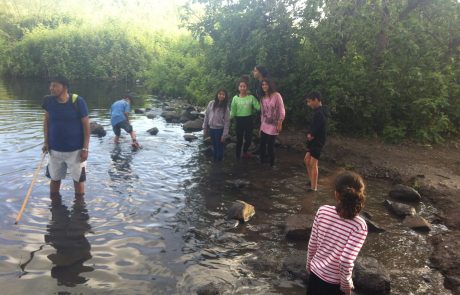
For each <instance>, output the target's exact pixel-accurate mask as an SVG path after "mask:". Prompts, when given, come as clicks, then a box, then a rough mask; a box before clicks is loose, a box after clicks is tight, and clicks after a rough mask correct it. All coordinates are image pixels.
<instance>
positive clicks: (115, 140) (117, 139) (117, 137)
mask: <svg viewBox="0 0 460 295" xmlns="http://www.w3.org/2000/svg"><path fill="white" fill-rule="evenodd" d="M113 142H114V143H119V142H120V136H116V135H115V138H114V139H113Z"/></svg>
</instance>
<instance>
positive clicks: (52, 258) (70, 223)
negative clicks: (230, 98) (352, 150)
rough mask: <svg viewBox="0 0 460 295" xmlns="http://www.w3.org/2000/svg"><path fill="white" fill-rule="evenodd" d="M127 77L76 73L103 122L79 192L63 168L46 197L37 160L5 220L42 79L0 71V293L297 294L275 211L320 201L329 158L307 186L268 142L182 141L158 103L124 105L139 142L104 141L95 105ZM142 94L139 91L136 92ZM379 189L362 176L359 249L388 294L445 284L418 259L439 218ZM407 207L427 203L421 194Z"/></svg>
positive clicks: (29, 143)
mask: <svg viewBox="0 0 460 295" xmlns="http://www.w3.org/2000/svg"><path fill="white" fill-rule="evenodd" d="M126 88H127V86H126V85H116V84H104V83H79V84H76V85H75V87H74V89H78V91H75V92H76V93H79V94H80V95H82V96H83V97H85V98H86V100H87V102H88V105H89V109H90V117H91V120H93V121H96V122H98V123H100V124H102V125H103V126H104V127H105V129H106V130H107V131H108V135H107V136H105V137H103V138H97V137H92V138H91V144H90V157H89V160H88V169H87V171H88V174H87V176H88V181H87V184H86V187H87V193H86V196H85V201H84V202H75V201H74V197H73V185H72V182H71V181H70V180H66V181H63V186H62V189H61V194H62V196H63V197H62V202H61V203H56V204H51V202H50V199H49V195H48V193H49V188H48V180H47V179H46V178H45V176H44V173H43V169H42V172H41V173H40V176H39V177H38V179H37V182H36V184H35V186H34V189H33V192H32V195H31V197H30V200H29V203H28V205H27V208H26V211H25V213H24V215H23V218H22V220H21V221H20V223H19V224H18V225H14V218H15V217H16V214H17V212H18V211H19V208H20V206H21V204H22V201H23V198H24V196H25V195H26V192H27V189H28V187H29V184H30V183H31V181H32V176H33V173H34V171H35V169H36V166H37V165H38V163H39V160H40V153H41V151H40V150H41V146H42V142H43V136H42V117H43V111H42V110H41V108H40V102H41V97H42V96H43V95H44V94H46V93H47V84H46V82H40V81H16V82H11V81H1V80H0V118H1V124H0V140H1V143H2V145H1V147H0V167H1V168H0V200H1V202H0V214H1V215H2V216H3V218H2V220H1V223H0V232H1V234H0V284H1V286H2V291H1V292H0V293H1V294H3V295H6V294H25V293H26V292H27V293H29V292H34V293H35V294H192V293H193V291H194V290H196V289H197V288H198V287H200V286H203V285H206V284H208V283H210V282H214V283H215V284H216V285H217V286H219V288H220V289H221V290H224V291H225V292H226V294H304V293H305V286H304V284H303V282H302V281H300V280H298V279H292V278H290V277H289V276H287V275H285V272H283V271H282V267H281V265H282V263H283V260H284V259H286V258H287V257H290V256H294V255H298V254H299V253H301V254H300V255H302V253H306V252H305V250H306V242H296V241H289V240H286V239H285V237H284V221H285V220H286V218H287V217H288V216H289V215H292V214H297V213H299V212H301V213H314V212H315V210H316V209H317V208H318V207H319V206H320V205H322V204H326V203H328V204H332V202H333V199H332V197H331V196H332V191H331V190H330V189H329V186H328V185H327V183H328V181H329V180H330V176H331V175H332V174H333V173H334V172H335V169H336V168H335V167H328V166H324V167H323V168H322V170H321V173H322V176H323V177H322V178H321V183H320V185H322V187H323V188H324V189H323V190H322V191H321V192H319V193H317V194H315V195H308V194H307V193H306V192H305V185H304V183H305V175H304V174H305V172H304V168H303V166H302V163H301V160H302V158H303V155H302V154H300V153H298V152H292V151H287V150H281V149H278V151H277V154H278V155H279V157H278V164H277V166H276V167H275V168H273V169H272V168H269V167H267V166H261V165H260V164H259V163H258V162H257V161H255V160H249V161H244V162H234V160H233V157H232V156H233V153H232V152H230V153H228V154H227V156H226V159H225V161H224V163H220V164H213V163H212V162H210V160H209V159H208V158H207V157H206V156H205V155H204V153H203V152H202V150H203V148H204V146H203V143H202V141H201V140H197V141H194V142H192V143H189V142H187V141H185V140H184V139H183V134H184V132H183V130H182V128H181V126H180V125H179V124H168V123H166V122H165V121H164V120H163V119H162V118H161V117H159V116H157V117H156V118H155V119H153V120H152V119H147V118H146V117H145V116H144V115H133V119H132V123H133V126H134V129H135V130H136V131H137V133H138V138H139V142H140V143H141V144H142V146H143V148H142V149H141V150H137V151H132V150H131V148H130V146H129V139H128V138H127V137H126V136H125V137H124V138H123V139H122V143H121V144H120V145H118V146H115V145H114V144H113V143H112V140H113V135H112V131H111V128H110V119H109V114H108V108H109V106H110V104H111V103H112V102H113V101H114V100H115V99H116V97H117V96H118V95H120V94H122V93H123V92H124V91H125V89H126ZM137 91H139V92H141V91H142V90H141V89H137ZM150 105H151V102H150V101H149V99H148V97H147V98H146V99H145V100H143V101H138V102H137V106H138V107H139V106H150ZM154 106H155V105H154ZM153 111H154V112H156V113H157V114H160V113H161V108H160V107H157V108H155V107H154V108H153ZM154 126H155V127H157V128H158V129H159V130H160V132H159V133H158V135H156V136H151V135H149V134H148V133H147V132H146V130H147V129H149V128H152V127H154ZM237 179H245V180H249V181H250V184H249V185H248V186H247V187H244V188H241V189H235V188H234V187H233V185H232V184H229V183H228V182H227V181H232V180H237ZM388 189H389V184H388V183H385V182H381V181H377V180H371V181H370V182H368V191H369V201H368V203H367V206H366V210H367V211H368V212H370V213H372V215H373V218H374V220H375V221H376V222H378V223H380V224H383V225H384V227H385V228H386V229H387V231H386V232H384V233H381V234H373V233H370V234H369V236H368V238H367V240H366V243H365V245H364V247H363V250H362V253H361V254H362V255H365V256H372V257H375V258H377V259H379V260H380V261H381V262H382V263H383V264H384V265H385V267H386V268H387V270H388V271H389V272H390V274H391V279H392V294H450V292H448V291H446V290H445V289H444V287H443V286H442V276H441V275H440V274H439V273H437V272H436V271H434V270H432V269H430V268H429V254H430V251H431V246H430V244H429V242H427V238H428V236H429V235H434V234H436V233H439V232H441V231H443V230H444V227H443V226H442V225H435V226H434V230H433V231H432V232H431V233H430V234H429V235H426V234H421V233H416V232H414V231H411V230H409V229H407V228H404V227H403V226H402V225H401V222H400V220H398V219H396V218H395V217H393V216H391V215H390V214H388V213H387V211H386V210H385V209H384V207H383V205H382V201H383V200H384V198H385V197H386V194H387V191H388ZM237 199H241V200H244V201H247V202H249V203H251V204H253V205H254V206H255V208H256V215H255V216H254V218H253V219H252V220H251V221H250V222H249V223H247V224H246V225H240V226H238V227H234V223H233V222H230V221H227V220H225V215H226V212H227V209H228V208H229V207H230V205H231V204H232V202H233V201H235V200H237ZM417 209H418V211H421V212H423V214H425V216H431V215H433V214H435V213H436V210H435V209H434V208H432V207H431V206H430V205H429V204H422V205H421V206H420V207H418V208H417ZM267 261H271V263H267Z"/></svg>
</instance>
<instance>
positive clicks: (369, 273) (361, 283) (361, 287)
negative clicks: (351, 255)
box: [353, 257, 391, 295]
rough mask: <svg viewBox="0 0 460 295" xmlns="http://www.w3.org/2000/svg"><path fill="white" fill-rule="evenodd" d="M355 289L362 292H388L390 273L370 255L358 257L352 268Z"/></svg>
mask: <svg viewBox="0 0 460 295" xmlns="http://www.w3.org/2000/svg"><path fill="white" fill-rule="evenodd" d="M353 283H354V285H355V288H356V291H357V292H359V293H363V294H373V295H374V294H375V295H380V294H390V290H391V284H390V275H389V274H388V272H387V271H386V269H385V267H384V266H383V264H381V263H380V262H379V261H378V260H377V259H375V258H372V257H358V258H357V259H356V261H355V267H354V269H353Z"/></svg>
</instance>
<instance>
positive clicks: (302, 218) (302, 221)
mask: <svg viewBox="0 0 460 295" xmlns="http://www.w3.org/2000/svg"><path fill="white" fill-rule="evenodd" d="M314 220H315V216H314V215H310V214H297V215H291V216H289V217H288V218H287V219H286V228H285V233H286V237H287V238H289V239H296V240H303V241H306V240H308V239H309V238H310V233H311V228H312V227H313V221H314Z"/></svg>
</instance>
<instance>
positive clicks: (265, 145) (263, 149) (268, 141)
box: [260, 131, 276, 166]
mask: <svg viewBox="0 0 460 295" xmlns="http://www.w3.org/2000/svg"><path fill="white" fill-rule="evenodd" d="M275 139H276V135H269V134H266V133H264V132H263V131H261V132H260V162H262V163H263V162H264V161H265V158H266V156H267V150H268V159H269V161H270V165H271V166H273V165H275Z"/></svg>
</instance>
